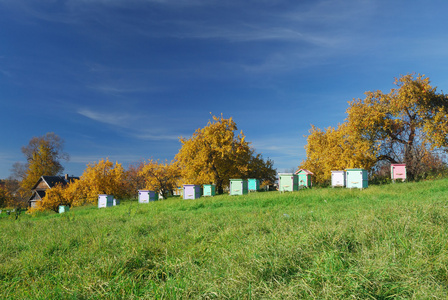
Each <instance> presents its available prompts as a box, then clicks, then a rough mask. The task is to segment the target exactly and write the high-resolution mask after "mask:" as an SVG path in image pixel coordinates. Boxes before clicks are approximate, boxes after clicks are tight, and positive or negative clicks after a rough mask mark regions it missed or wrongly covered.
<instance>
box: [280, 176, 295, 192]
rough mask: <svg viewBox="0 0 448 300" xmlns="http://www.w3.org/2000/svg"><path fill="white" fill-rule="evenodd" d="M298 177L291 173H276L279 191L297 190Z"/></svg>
mask: <svg viewBox="0 0 448 300" xmlns="http://www.w3.org/2000/svg"><path fill="white" fill-rule="evenodd" d="M298 179H299V177H298V176H297V175H295V174H293V173H278V190H279V191H280V192H293V191H298V190H299V184H298Z"/></svg>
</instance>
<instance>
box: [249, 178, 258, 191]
mask: <svg viewBox="0 0 448 300" xmlns="http://www.w3.org/2000/svg"><path fill="white" fill-rule="evenodd" d="M247 185H248V189H249V192H256V191H259V190H260V180H259V179H255V178H249V179H248V180H247Z"/></svg>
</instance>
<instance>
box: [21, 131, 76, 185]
mask: <svg viewBox="0 0 448 300" xmlns="http://www.w3.org/2000/svg"><path fill="white" fill-rule="evenodd" d="M63 148H64V140H63V139H61V138H60V137H59V136H58V135H56V134H54V133H53V132H49V133H47V134H45V135H43V136H40V137H33V138H32V139H31V140H30V141H29V143H28V145H27V146H24V147H22V153H23V154H24V155H25V157H26V160H27V163H26V164H25V165H23V164H20V163H17V164H15V165H14V168H15V169H20V171H18V173H20V174H19V177H21V178H18V179H20V180H21V183H20V186H21V189H22V192H24V193H30V192H31V188H32V187H33V186H34V185H35V184H36V182H37V181H38V180H39V178H40V177H41V176H43V175H45V176H56V175H59V174H61V173H62V171H63V170H64V167H63V166H62V164H61V160H68V158H69V156H68V154H67V153H65V152H64V151H63ZM15 171H16V170H13V172H15Z"/></svg>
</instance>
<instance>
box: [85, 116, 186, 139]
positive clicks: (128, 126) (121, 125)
mask: <svg viewBox="0 0 448 300" xmlns="http://www.w3.org/2000/svg"><path fill="white" fill-rule="evenodd" d="M78 114H80V115H82V116H84V117H86V118H89V119H91V120H93V121H96V122H100V123H104V124H107V125H113V126H115V127H116V128H117V130H119V131H120V132H121V133H122V134H124V135H127V136H129V137H132V138H135V139H138V140H146V141H162V140H168V141H177V140H178V139H179V136H180V134H170V133H167V132H168V131H169V129H167V128H163V127H162V126H164V124H165V126H166V125H167V124H168V123H166V122H165V123H157V122H154V120H156V118H155V117H151V116H148V115H146V116H145V115H142V114H141V113H135V114H129V113H124V112H120V113H116V112H113V113H111V112H98V111H93V110H91V109H79V110H78ZM148 120H151V121H150V122H148ZM137 124H138V125H137ZM154 124H159V125H160V127H156V126H154ZM147 125H148V126H150V128H148V127H147Z"/></svg>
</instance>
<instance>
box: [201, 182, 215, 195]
mask: <svg viewBox="0 0 448 300" xmlns="http://www.w3.org/2000/svg"><path fill="white" fill-rule="evenodd" d="M215 194H216V185H214V184H204V191H203V195H204V197H205V196H215Z"/></svg>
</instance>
